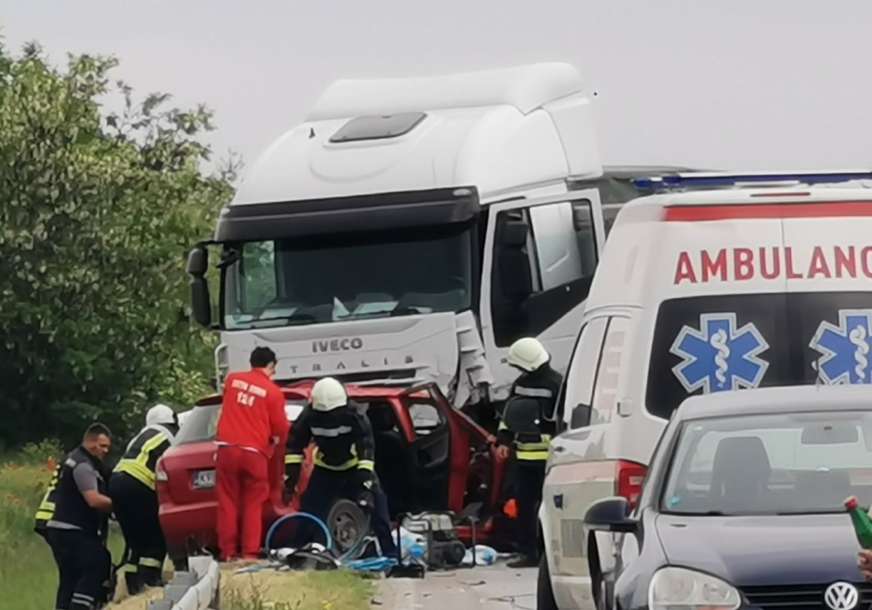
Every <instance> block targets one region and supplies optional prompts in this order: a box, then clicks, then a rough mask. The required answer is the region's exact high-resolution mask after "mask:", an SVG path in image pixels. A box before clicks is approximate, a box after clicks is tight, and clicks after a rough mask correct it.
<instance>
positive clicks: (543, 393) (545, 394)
mask: <svg viewBox="0 0 872 610" xmlns="http://www.w3.org/2000/svg"><path fill="white" fill-rule="evenodd" d="M514 393H515V394H517V395H518V396H527V397H528V398H552V397H553V396H554V392H552V391H551V390H549V389H548V388H528V387H525V386H522V385H517V386H515V392H514Z"/></svg>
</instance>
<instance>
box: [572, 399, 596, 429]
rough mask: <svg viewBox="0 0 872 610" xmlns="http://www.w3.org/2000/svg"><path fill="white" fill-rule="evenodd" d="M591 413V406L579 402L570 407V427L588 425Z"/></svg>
mask: <svg viewBox="0 0 872 610" xmlns="http://www.w3.org/2000/svg"><path fill="white" fill-rule="evenodd" d="M592 415H593V409H592V408H591V406H590V405H586V404H584V403H583V402H580V403H578V404H577V405H575V406H574V407H573V408H572V416H571V417H570V420H569V425H570V427H572V428H586V427H587V426H589V425H590V419H591V416H592Z"/></svg>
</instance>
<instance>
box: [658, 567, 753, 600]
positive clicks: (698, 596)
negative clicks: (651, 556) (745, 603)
mask: <svg viewBox="0 0 872 610" xmlns="http://www.w3.org/2000/svg"><path fill="white" fill-rule="evenodd" d="M740 605H741V597H740V596H739V592H738V591H737V590H736V588H735V587H733V586H732V585H730V584H729V583H726V582H724V581H723V580H721V579H720V578H715V577H714V576H709V575H708V574H703V573H702V572H696V571H694V570H688V569H685V568H672V567H668V568H662V569H660V570H658V571H657V573H656V574H654V578H652V579H651V586H650V588H649V589H648V607H649V608H650V610H736V608H738V607H739V606H740Z"/></svg>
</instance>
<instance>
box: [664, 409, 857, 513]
mask: <svg viewBox="0 0 872 610" xmlns="http://www.w3.org/2000/svg"><path fill="white" fill-rule="evenodd" d="M672 455H673V459H672V461H671V466H670V471H669V476H668V477H667V480H666V484H665V486H664V488H663V494H662V496H661V509H662V510H663V511H664V512H668V513H678V514H688V515H763V514H765V515H769V514H812V513H835V512H841V511H844V505H843V503H844V500H845V498H847V497H848V496H852V495H854V496H857V497H858V498H859V499H860V503H861V504H862V505H864V506H869V505H870V503H872V413H868V412H861V411H857V412H853V411H852V412H838V413H812V414H809V413H793V414H790V413H788V414H778V415H757V416H744V417H723V418H716V419H707V420H699V421H691V422H688V423H686V424H684V426H683V428H682V430H681V432H680V437H679V441H678V443H677V445H676V446H675V449H674V451H673V453H672Z"/></svg>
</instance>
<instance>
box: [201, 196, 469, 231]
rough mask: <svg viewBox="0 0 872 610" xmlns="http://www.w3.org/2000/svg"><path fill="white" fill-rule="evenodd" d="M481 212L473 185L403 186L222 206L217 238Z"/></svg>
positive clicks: (412, 223)
mask: <svg viewBox="0 0 872 610" xmlns="http://www.w3.org/2000/svg"><path fill="white" fill-rule="evenodd" d="M478 212H479V202H478V192H477V191H476V189H475V188H474V187H458V188H444V189H431V190H425V191H403V192H394V193H378V194H373V195H356V196H352V197H335V198H329V199H310V200H304V201H287V202H276V203H255V204H243V205H231V206H228V207H226V208H224V209H223V210H221V215H220V216H219V218H218V227H217V230H216V232H215V240H216V241H222V242H227V241H247V240H264V239H277V238H287V237H299V236H308V235H323V234H330V233H345V232H353V231H370V230H393V229H402V228H407V227H420V226H429V225H433V226H437V225H445V224H453V223H460V222H466V221H468V220H471V219H472V218H474V217H475V216H476V215H477V214H478Z"/></svg>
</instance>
